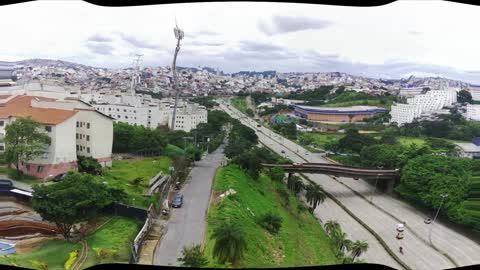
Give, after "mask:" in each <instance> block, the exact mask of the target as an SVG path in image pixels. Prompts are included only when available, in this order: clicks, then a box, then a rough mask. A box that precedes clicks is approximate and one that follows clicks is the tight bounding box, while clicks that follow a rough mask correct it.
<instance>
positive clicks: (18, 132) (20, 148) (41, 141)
mask: <svg viewBox="0 0 480 270" xmlns="http://www.w3.org/2000/svg"><path fill="white" fill-rule="evenodd" d="M42 128H43V126H42V125H41V124H40V123H38V122H36V121H34V120H32V119H31V118H19V119H17V120H15V121H13V122H12V123H9V124H8V125H7V126H6V127H5V132H6V135H5V146H6V147H5V148H6V149H5V157H6V160H7V161H8V162H10V163H13V164H14V165H15V168H16V169H17V172H20V163H21V162H28V161H30V160H32V159H34V158H36V157H38V156H39V155H41V154H42V153H43V152H44V151H45V150H46V148H47V144H50V137H49V136H48V135H47V134H46V133H45V131H42V130H41V129H42Z"/></svg>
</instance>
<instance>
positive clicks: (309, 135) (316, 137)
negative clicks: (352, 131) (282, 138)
mask: <svg viewBox="0 0 480 270" xmlns="http://www.w3.org/2000/svg"><path fill="white" fill-rule="evenodd" d="M343 136H345V135H343V134H327V133H314V132H306V133H301V135H300V136H298V140H300V139H301V138H304V139H305V140H307V141H312V142H313V144H314V145H315V146H318V147H320V148H323V147H325V144H327V143H328V142H331V141H335V140H339V139H341V138H342V137H343Z"/></svg>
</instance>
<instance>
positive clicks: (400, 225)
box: [397, 223, 405, 232]
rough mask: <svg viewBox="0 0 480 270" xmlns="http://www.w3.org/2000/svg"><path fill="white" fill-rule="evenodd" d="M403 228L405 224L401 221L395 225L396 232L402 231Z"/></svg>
mask: <svg viewBox="0 0 480 270" xmlns="http://www.w3.org/2000/svg"><path fill="white" fill-rule="evenodd" d="M404 230H405V225H404V224H403V223H399V224H398V225H397V231H398V232H403V231H404Z"/></svg>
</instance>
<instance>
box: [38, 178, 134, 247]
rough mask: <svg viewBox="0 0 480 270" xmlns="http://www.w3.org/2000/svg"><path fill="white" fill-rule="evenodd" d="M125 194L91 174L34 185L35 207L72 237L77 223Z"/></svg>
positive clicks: (122, 197)
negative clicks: (72, 230) (53, 182)
mask: <svg viewBox="0 0 480 270" xmlns="http://www.w3.org/2000/svg"><path fill="white" fill-rule="evenodd" d="M124 198H125V193H123V191H120V190H118V189H113V188H109V187H107V186H106V185H104V184H102V183H100V182H98V181H97V180H95V179H94V178H93V176H91V175H89V174H79V173H71V174H69V175H68V176H66V177H65V179H64V180H63V181H61V182H59V183H56V184H53V185H34V186H33V198H32V207H33V209H34V210H35V211H36V212H37V213H39V214H40V216H41V217H42V218H43V219H45V220H48V221H50V222H53V223H55V224H56V226H57V228H58V230H59V231H60V232H61V233H62V234H63V236H64V237H65V238H66V239H67V240H68V239H69V238H70V230H71V228H72V226H73V225H74V224H75V223H78V222H81V221H86V220H89V219H91V218H93V217H95V216H96V215H97V213H98V212H99V211H100V210H101V209H103V208H104V207H105V206H107V205H109V204H111V203H112V202H113V201H117V200H118V201H121V200H123V199H124Z"/></svg>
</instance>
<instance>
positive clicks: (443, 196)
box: [428, 194, 448, 245]
mask: <svg viewBox="0 0 480 270" xmlns="http://www.w3.org/2000/svg"><path fill="white" fill-rule="evenodd" d="M440 197H442V201H441V202H440V206H439V207H438V210H437V213H436V214H435V217H434V218H433V221H432V224H431V225H430V226H431V227H430V230H429V231H428V241H430V245H431V244H432V229H433V224H435V220H436V219H437V216H438V213H440V209H441V208H442V205H443V201H444V200H445V198H446V197H448V194H441V195H440Z"/></svg>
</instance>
